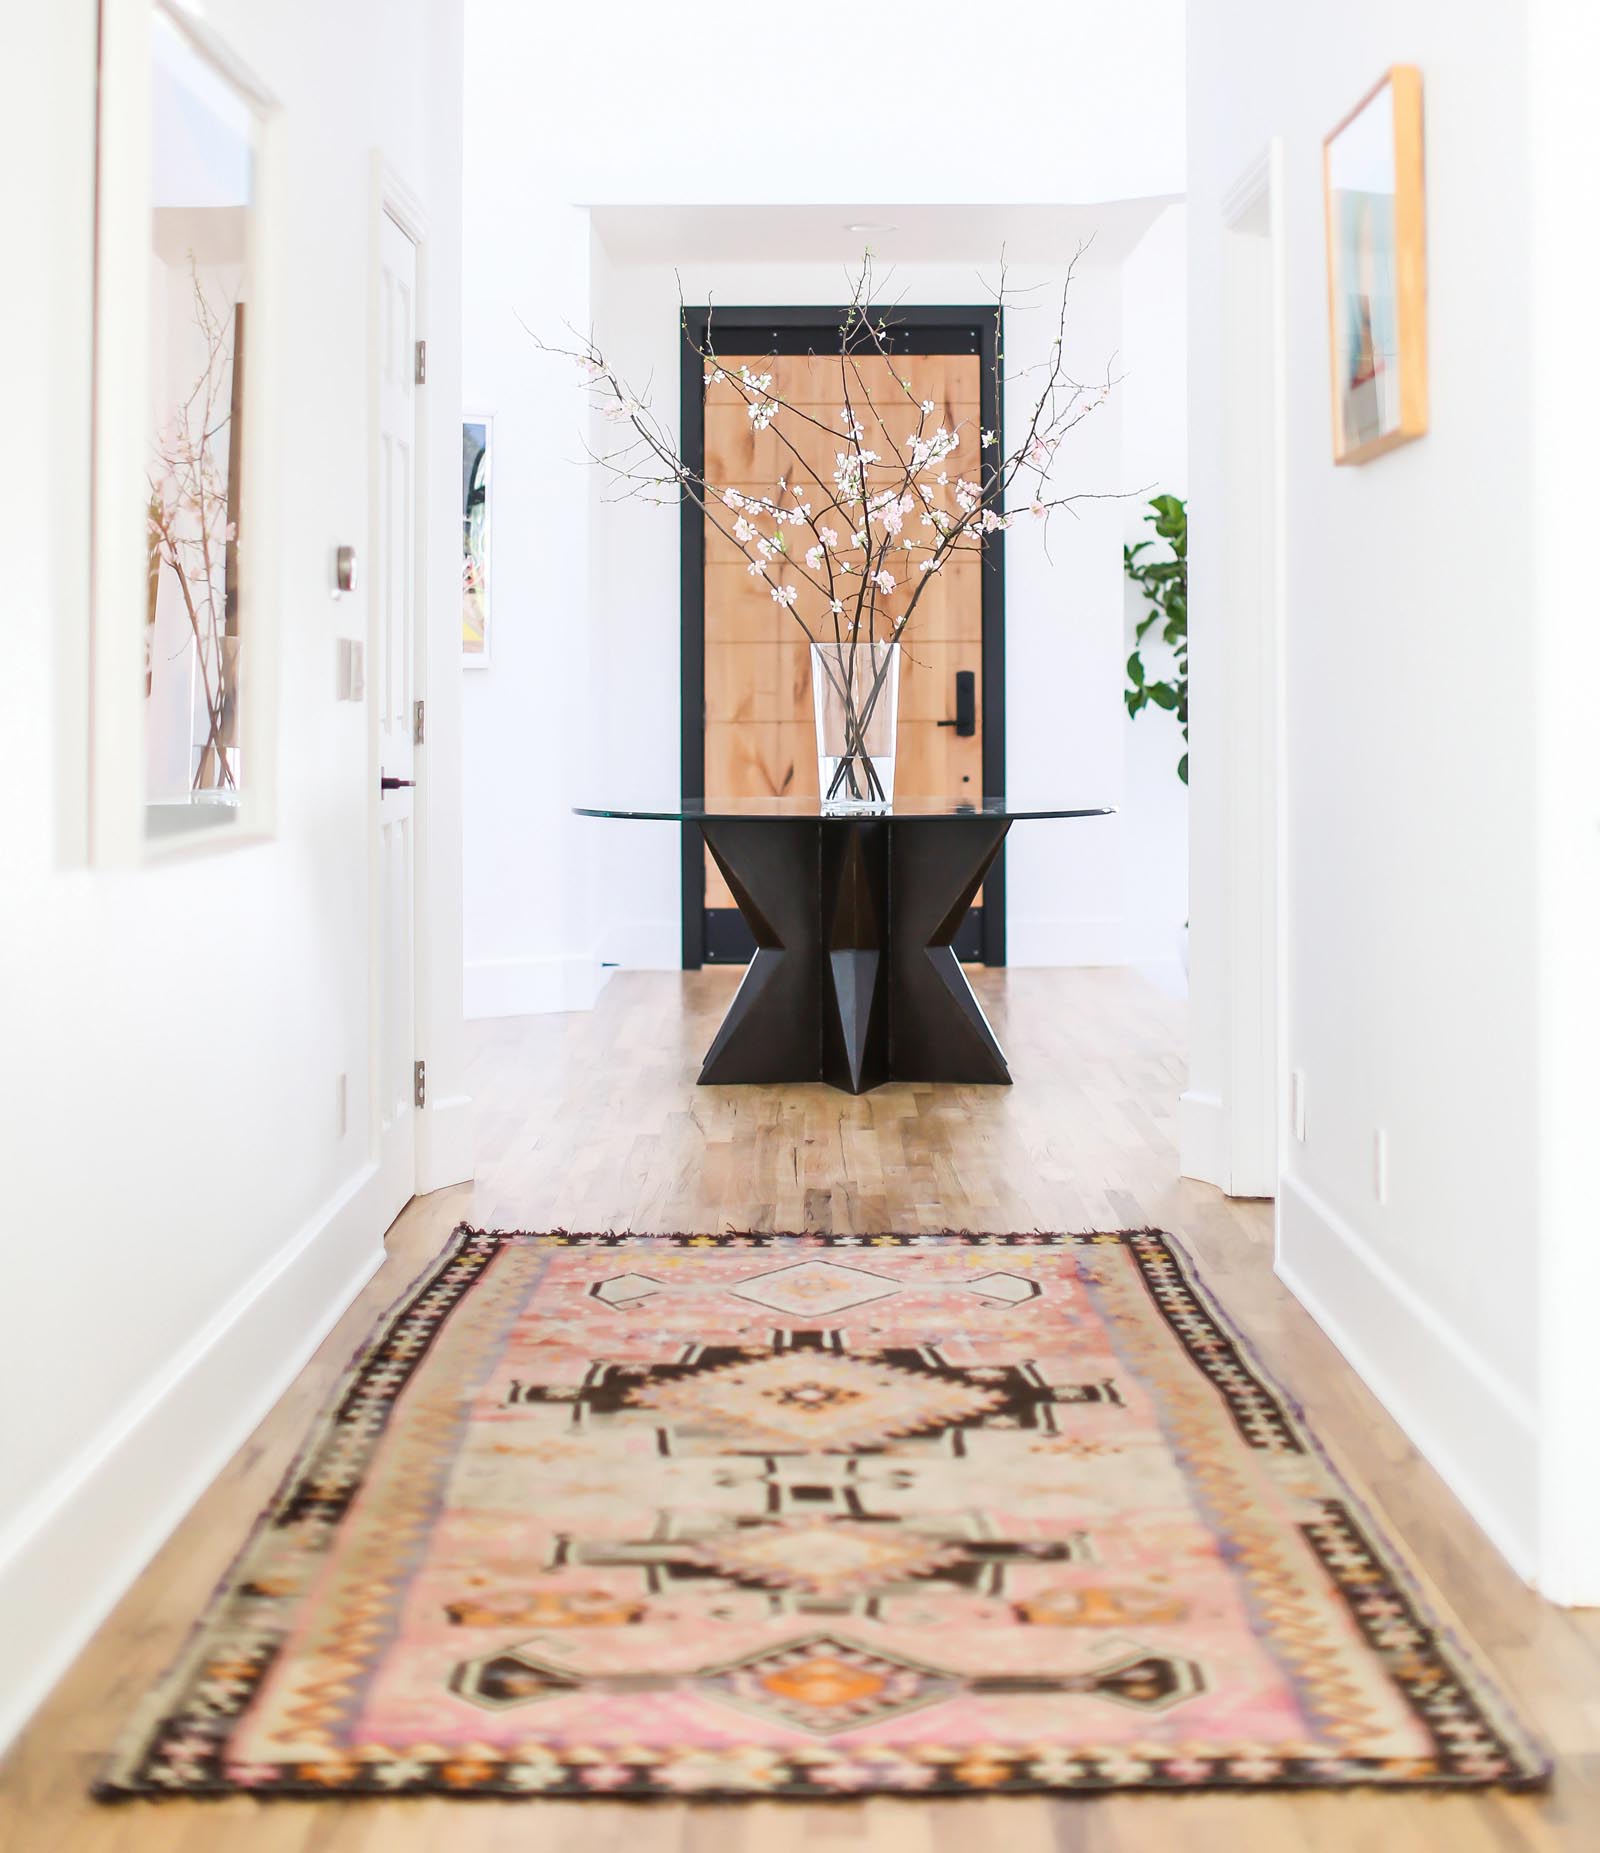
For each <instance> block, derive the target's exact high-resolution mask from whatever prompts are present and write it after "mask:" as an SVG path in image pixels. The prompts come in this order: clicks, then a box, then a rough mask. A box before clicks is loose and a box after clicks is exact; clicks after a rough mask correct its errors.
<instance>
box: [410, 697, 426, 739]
mask: <svg viewBox="0 0 1600 1853" xmlns="http://www.w3.org/2000/svg"><path fill="white" fill-rule="evenodd" d="M427 731H428V728H427V722H426V720H425V719H424V717H423V712H422V703H421V702H420V701H419V702H418V703H417V712H416V716H415V718H414V720H413V722H412V727H411V739H412V743H413V744H414V745H416V746H421V744H422V742H423V740H424V739H425V738H426V736H427Z"/></svg>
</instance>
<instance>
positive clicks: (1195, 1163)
mask: <svg viewBox="0 0 1600 1853" xmlns="http://www.w3.org/2000/svg"><path fill="white" fill-rule="evenodd" d="M1178 1170H1179V1172H1180V1173H1181V1175H1182V1176H1184V1177H1194V1178H1198V1179H1199V1180H1200V1182H1201V1183H1202V1184H1215V1185H1216V1187H1217V1189H1218V1190H1226V1189H1227V1187H1228V1126H1227V1121H1226V1120H1225V1119H1224V1117H1223V1113H1222V1096H1221V1095H1220V1094H1206V1093H1200V1092H1198V1091H1197V1090H1195V1089H1190V1091H1189V1092H1188V1093H1186V1094H1180V1095H1179V1097H1178Z"/></svg>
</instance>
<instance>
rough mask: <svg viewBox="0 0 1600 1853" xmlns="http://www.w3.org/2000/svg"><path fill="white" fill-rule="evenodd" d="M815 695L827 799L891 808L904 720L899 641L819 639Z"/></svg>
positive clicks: (821, 783) (820, 774) (860, 807)
mask: <svg viewBox="0 0 1600 1853" xmlns="http://www.w3.org/2000/svg"><path fill="white" fill-rule="evenodd" d="M811 698H812V703H813V705H814V707H815V710H816V717H817V779H818V789H819V790H820V791H821V793H822V801H823V803H824V804H825V805H827V806H829V807H831V808H833V809H835V810H841V811H885V810H887V809H888V808H889V806H890V805H891V804H892V803H893V801H894V739H895V729H896V727H897V725H898V724H899V719H900V646H899V644H897V643H814V644H813V645H812V646H811Z"/></svg>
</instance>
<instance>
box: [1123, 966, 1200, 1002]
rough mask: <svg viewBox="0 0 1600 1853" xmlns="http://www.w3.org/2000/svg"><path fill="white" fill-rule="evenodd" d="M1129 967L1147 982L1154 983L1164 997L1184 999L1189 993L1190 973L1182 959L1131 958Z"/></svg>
mask: <svg viewBox="0 0 1600 1853" xmlns="http://www.w3.org/2000/svg"><path fill="white" fill-rule="evenodd" d="M1128 968H1129V970H1130V971H1136V972H1137V973H1138V974H1139V976H1140V977H1141V978H1143V979H1144V980H1145V982H1146V983H1147V984H1153V985H1154V986H1155V988H1156V989H1157V990H1158V991H1159V992H1160V993H1161V994H1162V996H1163V997H1176V998H1180V999H1182V998H1186V997H1187V996H1188V995H1189V974H1188V973H1187V972H1186V971H1185V970H1184V968H1183V961H1182V960H1181V959H1129V960H1128Z"/></svg>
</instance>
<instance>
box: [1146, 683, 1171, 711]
mask: <svg viewBox="0 0 1600 1853" xmlns="http://www.w3.org/2000/svg"><path fill="white" fill-rule="evenodd" d="M1149 689H1150V699H1151V700H1152V701H1153V702H1154V703H1155V704H1156V706H1157V707H1158V708H1165V709H1166V710H1167V712H1168V713H1169V714H1170V713H1171V712H1172V710H1173V709H1174V708H1176V707H1177V705H1178V691H1177V690H1176V689H1175V688H1174V687H1173V686H1172V684H1171V683H1170V682H1152V683H1150V684H1149Z"/></svg>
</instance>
